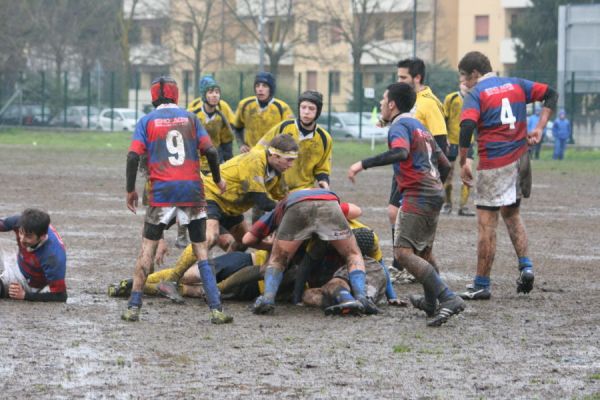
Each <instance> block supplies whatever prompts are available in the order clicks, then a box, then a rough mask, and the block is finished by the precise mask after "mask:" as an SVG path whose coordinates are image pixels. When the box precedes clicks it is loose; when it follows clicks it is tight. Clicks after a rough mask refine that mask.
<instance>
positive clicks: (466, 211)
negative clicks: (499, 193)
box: [458, 207, 475, 217]
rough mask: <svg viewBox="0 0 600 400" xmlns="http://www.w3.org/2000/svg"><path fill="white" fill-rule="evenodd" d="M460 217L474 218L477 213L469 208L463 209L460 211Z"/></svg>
mask: <svg viewBox="0 0 600 400" xmlns="http://www.w3.org/2000/svg"><path fill="white" fill-rule="evenodd" d="M458 215H460V216H461V217H474V216H475V213H474V212H473V211H471V210H470V209H469V207H461V208H459V209H458Z"/></svg>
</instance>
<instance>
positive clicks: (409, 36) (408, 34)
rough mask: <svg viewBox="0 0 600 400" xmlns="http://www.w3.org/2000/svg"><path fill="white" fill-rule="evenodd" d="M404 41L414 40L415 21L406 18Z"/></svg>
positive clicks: (403, 25) (403, 32)
mask: <svg viewBox="0 0 600 400" xmlns="http://www.w3.org/2000/svg"><path fill="white" fill-rule="evenodd" d="M402 39H403V40H413V21H412V19H409V18H405V19H404V21H403V23H402Z"/></svg>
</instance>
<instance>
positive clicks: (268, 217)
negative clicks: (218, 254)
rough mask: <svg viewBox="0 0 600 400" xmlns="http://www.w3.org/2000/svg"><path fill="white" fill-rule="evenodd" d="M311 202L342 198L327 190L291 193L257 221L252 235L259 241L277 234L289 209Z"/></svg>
mask: <svg viewBox="0 0 600 400" xmlns="http://www.w3.org/2000/svg"><path fill="white" fill-rule="evenodd" d="M309 200H317V201H337V202H338V203H339V202H340V198H339V197H338V196H337V195H336V194H335V193H333V192H332V191H331V190H327V189H306V190H297V191H295V192H290V194H288V195H287V197H286V198H284V199H283V200H281V201H280V202H279V203H277V206H276V207H275V209H274V210H272V211H269V212H268V213H266V214H264V215H263V216H262V217H261V218H260V219H259V220H258V221H256V222H255V223H254V224H253V225H252V228H251V229H250V232H252V234H253V235H254V236H256V237H257V238H258V239H259V240H262V239H264V238H266V237H267V236H269V235H270V234H271V233H273V232H275V230H276V229H277V227H278V226H279V224H280V223H281V220H282V219H283V215H284V214H285V211H286V210H287V209H288V207H291V206H293V205H294V204H296V203H300V202H302V201H309Z"/></svg>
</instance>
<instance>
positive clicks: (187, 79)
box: [183, 71, 190, 108]
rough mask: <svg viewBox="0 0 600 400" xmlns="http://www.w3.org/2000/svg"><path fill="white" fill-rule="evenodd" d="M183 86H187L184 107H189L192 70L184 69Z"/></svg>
mask: <svg viewBox="0 0 600 400" xmlns="http://www.w3.org/2000/svg"><path fill="white" fill-rule="evenodd" d="M183 86H184V87H185V107H184V108H187V106H188V104H190V102H189V92H190V88H189V86H190V72H189V71H183Z"/></svg>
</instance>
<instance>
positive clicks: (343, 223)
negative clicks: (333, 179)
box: [276, 200, 352, 241]
mask: <svg viewBox="0 0 600 400" xmlns="http://www.w3.org/2000/svg"><path fill="white" fill-rule="evenodd" d="M313 234H315V235H317V236H319V238H320V239H321V240H325V241H330V240H342V239H348V238H349V237H351V236H352V231H351V230H350V226H349V225H348V221H347V220H346V217H344V214H343V213H342V209H341V208H340V205H339V204H338V203H337V202H336V201H322V200H307V201H302V202H300V203H296V204H294V205H292V206H291V207H289V208H288V209H286V210H285V214H284V215H283V219H282V220H281V224H279V228H278V229H277V234H276V235H277V239H279V240H306V239H308V238H310V237H311V236H312V235H313Z"/></svg>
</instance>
